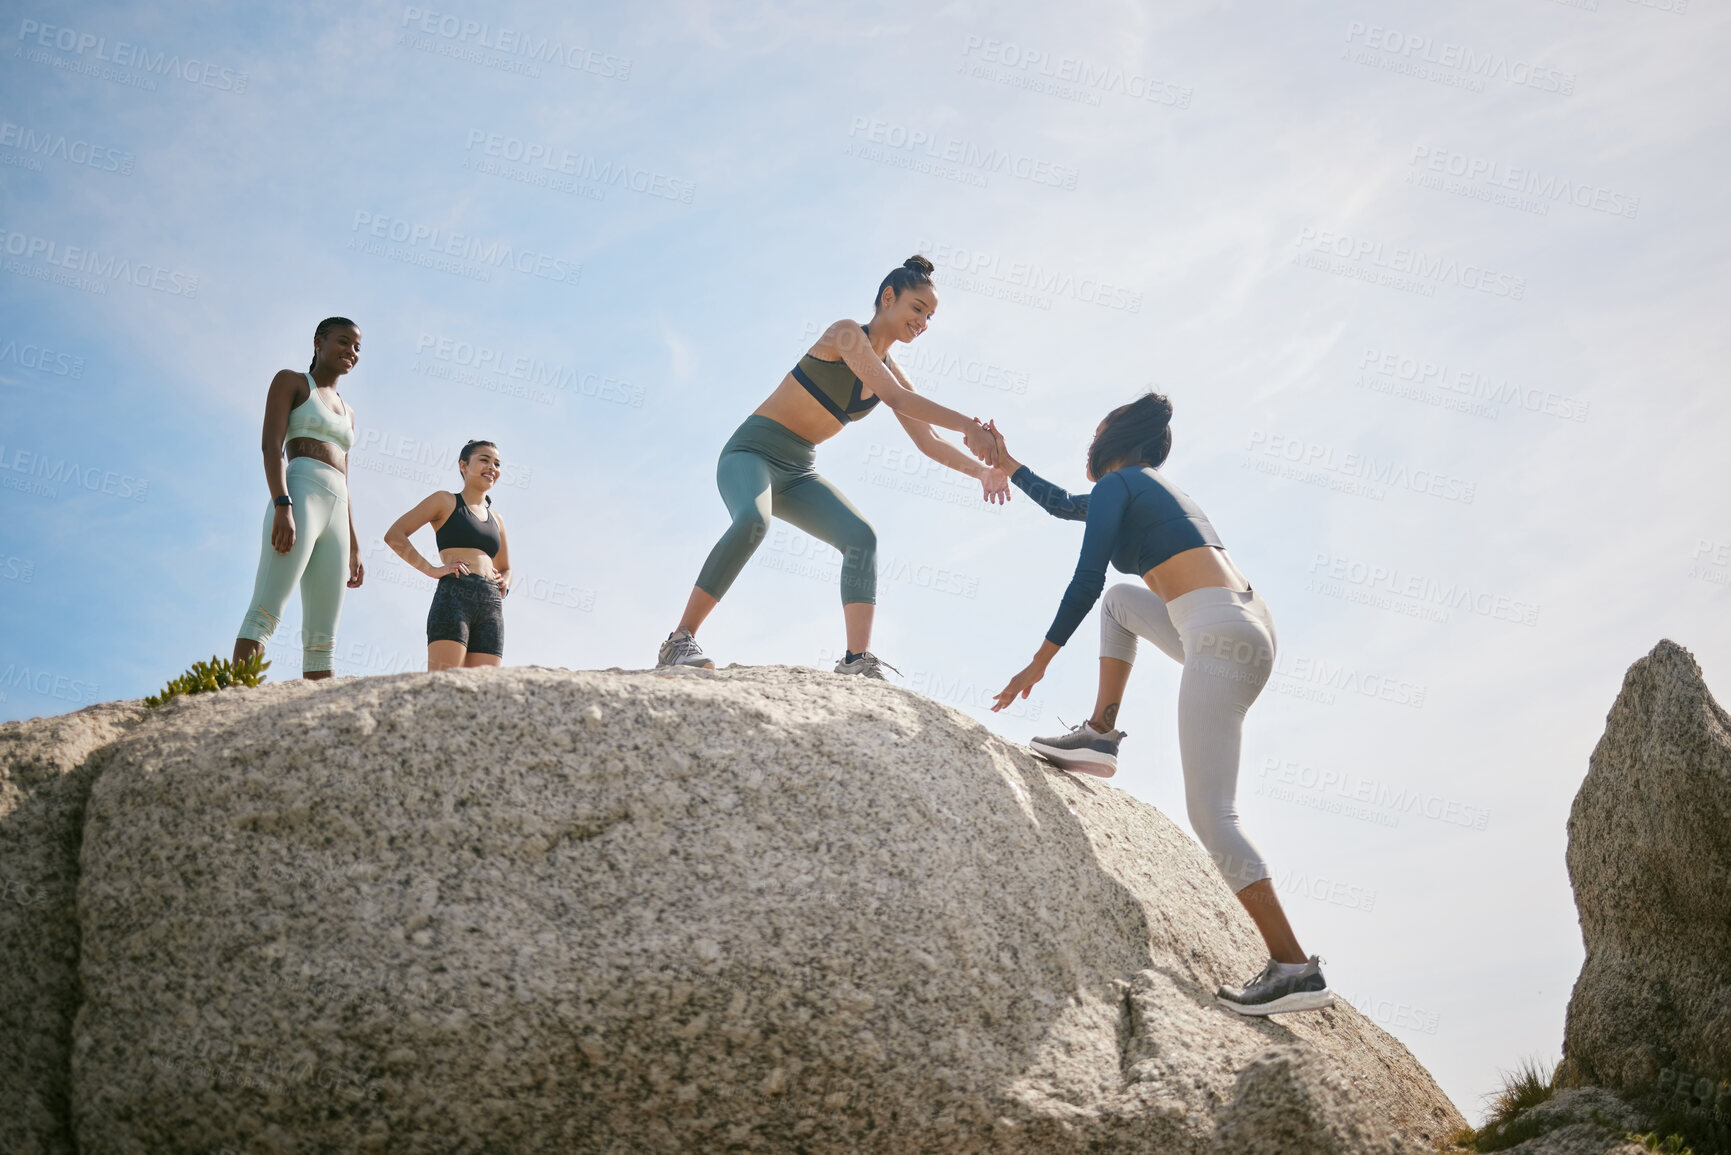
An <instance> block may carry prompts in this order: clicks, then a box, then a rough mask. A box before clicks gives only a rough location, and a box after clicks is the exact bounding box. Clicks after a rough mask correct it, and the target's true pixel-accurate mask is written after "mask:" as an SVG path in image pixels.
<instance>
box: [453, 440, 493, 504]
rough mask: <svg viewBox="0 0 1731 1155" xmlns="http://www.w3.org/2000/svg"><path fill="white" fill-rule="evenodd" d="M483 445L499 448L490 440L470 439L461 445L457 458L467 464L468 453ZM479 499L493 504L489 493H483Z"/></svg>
mask: <svg viewBox="0 0 1731 1155" xmlns="http://www.w3.org/2000/svg"><path fill="white" fill-rule="evenodd" d="M483 445H486V446H489V447H491V448H493V449H497V448H499V447H498V446H497V445H494V444H493V443H492V442H491V441H471V442H469V443H468V444H467V445H465V446H463V449H462V451H461V452H460V453H458V454H457V460H458V461H461V462H462V463H463V464H464V465H467V464H469V455H470V454H471V453H474V452H475V450H477V449H479V448H481V446H483ZM481 500H482V501H485V502H486V503H487V504H488V505H492V504H493V495H492V494H490V493H489V494H485V495H483V496H482V498H481Z"/></svg>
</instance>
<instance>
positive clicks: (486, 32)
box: [403, 7, 631, 80]
mask: <svg viewBox="0 0 1731 1155" xmlns="http://www.w3.org/2000/svg"><path fill="white" fill-rule="evenodd" d="M403 27H404V28H406V29H409V30H411V31H414V32H420V33H423V34H424V35H427V36H437V37H439V38H440V39H442V40H446V41H449V42H451V44H452V45H453V46H458V45H460V46H463V47H466V48H474V49H483V50H486V51H489V52H497V53H500V54H501V55H503V56H507V57H510V56H515V57H521V58H522V59H523V60H525V61H534V62H535V63H538V64H557V65H559V66H561V67H563V68H568V69H570V70H571V71H573V72H587V73H590V74H591V75H593V76H599V77H601V78H603V79H604V80H629V79H631V58H630V57H628V56H612V55H610V54H608V53H605V52H595V51H593V50H591V49H588V48H585V47H583V45H581V44H566V43H565V42H564V41H562V40H557V39H555V38H553V37H551V36H536V35H535V34H534V33H532V32H524V31H521V30H520V29H514V28H504V27H500V28H495V27H493V26H492V25H491V24H489V23H488V22H487V21H485V20H466V19H464V18H463V17H461V16H456V15H453V14H452V13H449V12H432V11H429V10H427V9H425V8H412V7H411V8H404V9H403ZM414 47H419V46H418V45H416V46H414Z"/></svg>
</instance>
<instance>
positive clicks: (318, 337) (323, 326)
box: [307, 317, 360, 373]
mask: <svg viewBox="0 0 1731 1155" xmlns="http://www.w3.org/2000/svg"><path fill="white" fill-rule="evenodd" d="M341 325H347V326H348V327H349V328H351V329H359V328H360V326H359V325H357V324H355V323H354V322H353V321H351V320H349V319H348V318H347V317H326V318H325V319H324V320H322V321H320V322H319V327H318V328H316V329H314V330H313V343H314V344H315V345H316V344H317V343H318V342H320V341H322V340H324V339H325V334H326V333H328V332H330V331H331V330H332V329H335V328H337V327H339V326H341ZM318 367H319V355H318V354H317V353H314V354H313V363H312V364H311V365H308V366H307V372H308V373H311V372H312V371H313V370H314V369H317V368H318Z"/></svg>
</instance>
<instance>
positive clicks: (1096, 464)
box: [1088, 392, 1172, 481]
mask: <svg viewBox="0 0 1731 1155" xmlns="http://www.w3.org/2000/svg"><path fill="white" fill-rule="evenodd" d="M1171 452H1172V402H1171V401H1169V400H1167V398H1166V396H1165V394H1162V393H1154V392H1148V393H1144V394H1143V395H1142V396H1140V397H1138V398H1136V400H1134V401H1132V402H1130V404H1128V405H1120V406H1118V408H1116V409H1114V410H1112V412H1110V413H1108V414H1106V427H1105V428H1104V429H1102V430H1100V432H1099V433H1097V434H1096V435H1095V436H1094V443H1093V444H1092V445H1090V446H1088V472H1089V473H1092V474H1093V475H1094V478H1095V480H1096V481H1097V480H1099V479H1100V478H1102V477H1104V476H1106V474H1107V473H1109V472H1110V471H1111V470H1110V468H1109V467H1111V466H1113V465H1114V463H1116V467H1117V468H1119V469H1122V468H1123V467H1124V466H1126V465H1151V466H1154V467H1156V468H1158V467H1159V465H1160V463H1161V462H1163V461H1165V460H1166V455H1167V454H1168V453H1171Z"/></svg>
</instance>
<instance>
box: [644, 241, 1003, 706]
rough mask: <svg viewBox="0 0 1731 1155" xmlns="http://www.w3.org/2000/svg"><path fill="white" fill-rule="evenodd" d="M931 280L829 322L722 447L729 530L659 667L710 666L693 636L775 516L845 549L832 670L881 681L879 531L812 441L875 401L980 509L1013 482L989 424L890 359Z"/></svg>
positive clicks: (909, 274)
mask: <svg viewBox="0 0 1731 1155" xmlns="http://www.w3.org/2000/svg"><path fill="white" fill-rule="evenodd" d="M931 274H932V263H931V262H930V261H928V260H926V259H925V258H924V257H919V256H914V257H909V258H908V259H907V260H906V261H905V262H903V263H902V266H901V267H900V268H898V269H894V270H892V271H891V273H890V275H889V276H887V277H885V278H884V279H883V282H882V283H881V284H880V285H878V291H877V297H876V299H875V301H874V303H873V310H872V318H871V321H870V322H869V323H868V324H865V325H861V324H859V323H858V322H855V321H837V322H836V323H835V324H833V325H831V326H830V327H829V328H828V329H827V330H825V331H824V334H823V336H821V337H819V338H818V339H817V344H815V345H813V346H812V347H811V351H810V352H808V353H807V354H806V355H805V356H803V357H801V358H800V359H799V363H798V364H797V365H795V366H794V367H793V369H792V371H790V372H789V373H788V374H787V376H785V377H783V378H782V379H781V384H780V385H778V386H777V387H776V390H775V392H773V393H771V394H770V395H769V399H768V400H766V401H765V402H764V403H763V404H762V405H759V406H758V407H757V409H756V411H755V412H753V413H752V415H751V416H750V417H747V418H746V419H745V423H744V424H742V425H741V426H740V427H739V428H738V429H737V430H736V431H735V432H734V434H733V436H732V438H730V439H729V440H728V442H727V444H726V445H724V446H722V448H721V460H720V461H719V462H717V464H716V468H715V481H716V485H717V487H718V488H720V490H721V500H722V501H723V502H725V503H726V505H727V512H728V514H729V515H730V516H731V517H732V519H733V520H732V524H731V525H730V526H728V529H727V532H726V533H724V534H722V536H721V540H720V541H719V542H717V543H716V545H715V548H714V549H712V550H711V551H710V553H709V559H708V560H707V561H705V562H704V563H703V570H702V572H701V573H699V574H698V575H697V584H696V586H695V587H694V588H693V589H692V591H691V597H690V599H689V600H688V601H687V602H686V605H685V614H684V616H683V617H681V618H680V619H679V625H678V627H677V628H675V629H674V631H673V632H672V633H671V634H669V635H667V640H666V641H665V642H663V643H661V651H660V653H659V654H658V655H657V657H656V663H655V664H656V667H657V668H658V669H659V668H661V667H664V666H702V667H705V668H709V669H713V668H714V667H715V663H714V662H712V661H710V660H709V659H708V658H707V657H705V656H704V653H703V650H702V649H700V648H699V647H698V645H697V640H696V638H695V637H693V635H694V634H696V633H697V629H698V627H699V626H701V625H702V624H703V620H704V619H705V618H707V617H708V616H709V613H710V611H711V610H713V609H714V608H715V606H716V603H717V602H719V601H720V600H721V597H722V595H723V594H725V593H726V592H727V589H728V587H729V586H731V585H732V584H733V579H734V578H736V577H738V576H739V571H740V570H741V569H743V568H745V563H746V562H747V561H749V560H750V559H751V555H752V553H753V552H754V551H755V550H756V549H757V546H758V543H759V542H761V541H762V540H763V537H764V534H766V533H768V532H769V519H770V518H771V517H779V518H781V519H782V520H784V521H787V522H791V523H792V524H793V525H795V526H798V527H799V528H800V529H802V530H804V531H805V532H806V533H809V534H811V535H812V536H813V537H815V538H817V539H818V540H819V541H823V542H827V543H828V544H829V545H831V546H833V547H835V548H836V549H837V550H840V551H841V556H842V563H841V600H842V616H843V618H845V619H846V622H847V652H846V653H845V654H843V655H842V659H841V661H839V662H837V663H836V667H835V670H836V673H838V674H863V675H864V676H866V677H868V678H879V679H881V678H882V677H883V670H882V666H883V663H882V662H880V661H879V660H878V659H877V657H876V656H874V655H873V654H872V653H871V652H870V650H869V647H870V645H871V629H872V610H873V608H874V603H875V601H876V597H877V535H876V534H875V533H874V532H873V530H872V527H871V525H870V524H869V523H868V522H867V521H866V519H865V518H863V517H861V516H860V512H859V510H857V509H855V508H854V507H853V504H852V503H851V502H849V501H848V499H847V498H845V497H843V496H842V495H841V492H840V491H839V490H837V489H836V488H835V486H833V485H831V484H830V483H829V482H828V481H827V480H825V479H824V478H823V477H821V476H819V475H818V473H817V470H816V469H814V468H813V463H814V461H815V460H816V456H817V444H818V442H820V441H827V440H829V439H830V438H831V437H834V436H835V435H836V434H837V433H839V432H840V431H841V430H842V428H843V427H844V426H846V425H847V424H849V423H850V422H854V421H858V420H860V419H862V418H864V417H865V416H866V415H867V414H869V413H870V412H871V411H872V410H873V409H874V408H876V407H877V403H878V402H879V401H882V402H883V403H884V404H885V405H888V406H889V407H890V409H891V410H893V411H894V412H895V415H896V418H897V419H898V420H899V421H900V422H901V424H902V428H903V429H905V430H907V433H908V436H909V437H911V438H912V439H913V442H914V444H915V445H917V446H919V448H920V451H921V452H922V453H924V454H925V455H926V456H927V457H930V458H931V459H932V460H933V461H936V462H938V463H940V464H942V465H947V466H949V467H950V468H951V469H954V470H956V471H958V472H960V473H966V474H967V475H969V476H970V477H974V478H978V479H979V481H980V484H981V486H982V487H983V489H984V496H985V499H986V500H987V501H995V502H1002V501H1005V500H1007V499H1008V496H1009V479H1008V478H1007V477H1005V476H1004V474H1003V473H1002V472H1001V471H1000V470H997V469H993V468H991V463H992V460H993V454H994V447H993V442H992V438H991V435H990V434H989V433H987V432H986V430H985V427H984V426H982V425H981V424H980V423H979V422H978V421H975V420H974V419H972V418H970V417H964V416H963V415H962V414H960V413H957V412H956V411H955V410H954V409H950V408H948V407H946V406H943V405H939V404H938V403H937V402H935V401H932V400H930V399H929V398H926V397H921V396H920V395H919V394H918V393H916V392H914V388H913V385H912V384H910V383H909V381H908V379H907V377H906V376H905V375H904V374H903V373H902V371H901V369H900V368H898V367H897V366H896V363H895V362H894V361H892V360H890V358H889V350H890V346H891V345H893V344H895V343H896V342H897V341H912V340H913V339H914V338H915V337H918V336H919V335H920V334H921V333H923V332H925V329H926V324H927V322H928V321H930V319H931V316H932V314H933V313H934V312H936V310H937V307H938V295H937V291H936V290H935V289H934V288H933V287H932V275H931ZM934 425H936V426H939V427H941V428H944V429H954V430H957V431H958V432H960V433H961V434H962V440H963V441H964V443H965V444H966V445H967V447H968V449H969V450H970V451H971V452H972V453H973V454H974V455H975V456H977V457H979V458H980V460H981V461H983V462H985V463H986V464H984V465H980V464H976V463H975V462H973V461H970V460H969V459H968V455H967V454H966V453H963V452H962V451H961V450H960V449H958V448H957V447H956V446H955V445H952V444H951V443H950V442H948V441H945V440H944V439H943V438H942V437H939V436H938V435H937V433H936V432H935V431H934V430H933V428H932V426H934ZM892 668H893V667H892Z"/></svg>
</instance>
